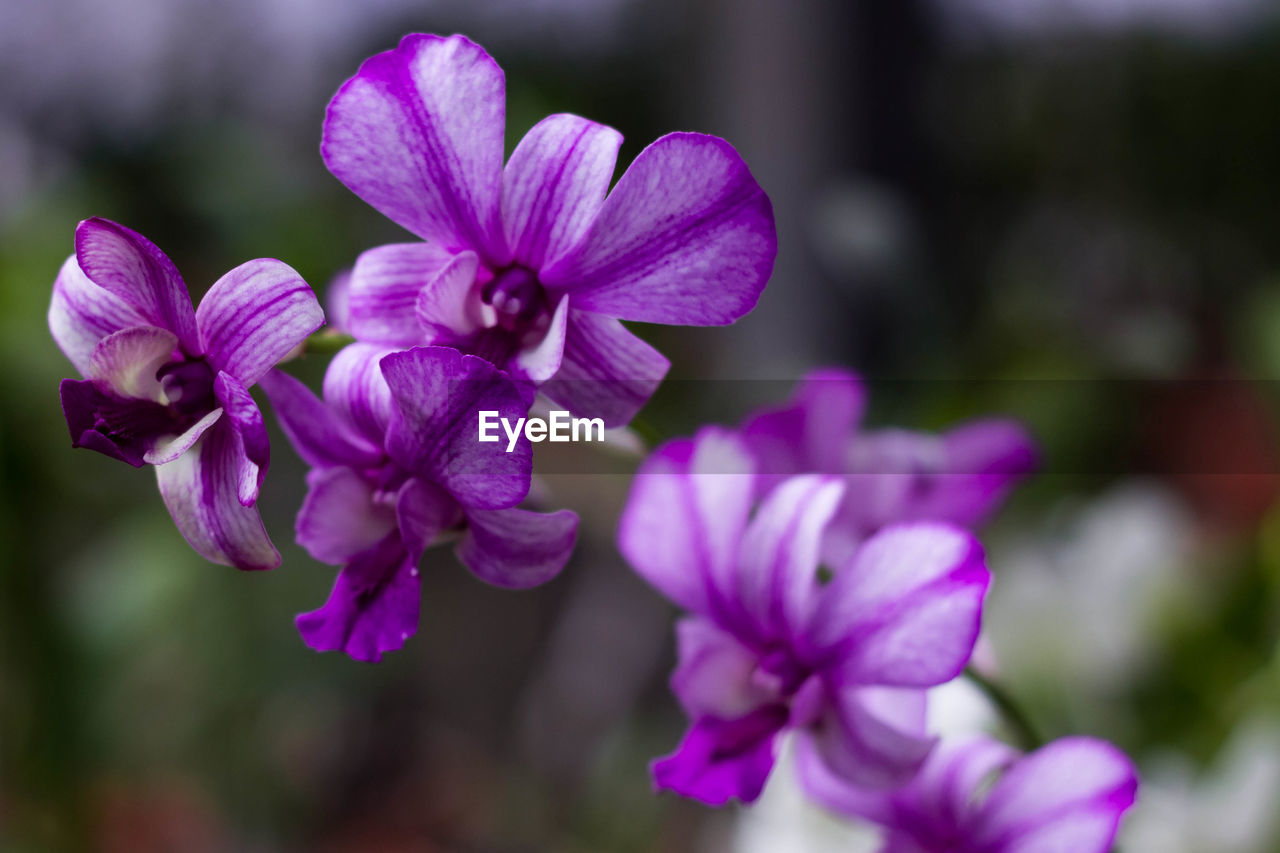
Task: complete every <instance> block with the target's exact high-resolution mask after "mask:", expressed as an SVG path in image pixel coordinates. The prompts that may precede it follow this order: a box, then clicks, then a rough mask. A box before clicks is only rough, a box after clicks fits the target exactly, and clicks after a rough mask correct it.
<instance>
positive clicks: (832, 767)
mask: <svg viewBox="0 0 1280 853" xmlns="http://www.w3.org/2000/svg"><path fill="white" fill-rule="evenodd" d="M799 740H800V741H801V743H802V744H803V745H802V751H803V750H808V749H812V751H813V753H814V755H815V756H816V758H817V759H819V760H820V761H821V763H822V764H823V765H824V766H825V768H826V769H827V770H829V771H830V772H831V773H832V774H833V775H835V776H836V777H837V778H838V779H840V780H841V781H842V782H843V783H844V784H846V785H855V786H859V787H864V788H872V789H882V790H883V789H892V788H896V787H898V786H900V785H903V784H905V783H907V782H908V781H910V779H911V777H912V776H914V775H915V773H916V772H917V771H918V770H919V769H920V767H921V766H922V765H923V764H924V761H925V759H926V758H928V757H929V753H930V752H931V751H932V750H933V747H934V745H935V744H936V743H937V740H938V739H937V738H936V737H932V736H930V735H928V734H927V733H926V732H925V693H924V691H922V690H900V689H893V688H885V687H855V688H844V689H843V690H839V691H836V692H834V693H831V694H829V698H828V700H827V703H826V706H825V709H824V711H823V713H822V715H821V717H819V719H818V720H817V721H816V723H815V724H813V725H810V726H809V727H807V728H806V729H805V730H804V732H803V733H802V735H801V736H800V738H799Z"/></svg>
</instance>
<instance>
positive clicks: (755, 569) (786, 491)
mask: <svg viewBox="0 0 1280 853" xmlns="http://www.w3.org/2000/svg"><path fill="white" fill-rule="evenodd" d="M843 494H844V485H843V484H842V483H841V482H840V481H839V480H837V479H835V478H832V477H822V476H817V475H802V476H799V477H792V478H791V479H789V480H787V481H786V482H784V483H783V484H782V485H781V486H779V487H778V488H777V489H776V490H775V491H773V492H772V493H771V494H770V495H769V496H768V497H767V498H765V500H764V502H763V503H762V504H761V505H760V508H759V509H758V510H757V511H756V514H755V517H754V518H753V519H752V520H751V523H750V524H749V525H748V526H747V530H746V534H745V535H744V536H743V538H742V545H741V549H740V552H739V553H740V556H739V561H738V574H737V583H736V585H737V593H738V594H737V596H736V601H737V602H738V603H739V604H740V605H741V606H742V608H743V610H744V611H745V614H746V616H747V617H748V618H749V619H750V620H751V621H752V623H754V625H755V626H756V629H757V630H758V631H759V632H760V636H761V638H764V639H790V638H791V637H792V636H793V635H794V634H795V633H796V632H798V631H800V630H802V629H803V628H804V626H805V621H806V619H807V618H808V615H809V611H810V609H811V606H812V602H813V597H814V595H815V594H816V593H817V592H818V591H819V590H820V589H821V587H819V585H818V553H819V546H820V545H821V542H822V533H823V531H824V530H825V529H826V526H827V523H828V522H829V521H831V517H832V515H833V514H834V513H835V510H836V506H837V505H839V503H840V498H841V496H842V495H843Z"/></svg>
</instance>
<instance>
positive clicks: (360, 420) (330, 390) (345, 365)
mask: <svg viewBox="0 0 1280 853" xmlns="http://www.w3.org/2000/svg"><path fill="white" fill-rule="evenodd" d="M394 351H395V350H394V349H393V348H392V347H388V346H383V345H379V344H366V343H362V342H360V341H357V342H356V343H354V344H350V345H348V346H345V347H343V348H342V349H341V350H340V351H339V352H338V354H337V355H335V356H334V357H333V360H332V361H330V362H329V367H328V369H326V370H325V373H324V399H325V402H326V403H328V405H330V406H331V407H333V410H334V411H335V412H337V414H338V417H340V418H341V419H342V421H343V423H345V424H346V426H347V428H348V429H350V430H351V431H353V432H354V433H355V434H357V435H359V436H361V437H362V438H363V439H364V440H365V441H366V442H368V443H369V444H373V445H375V446H377V447H382V446H383V444H384V440H385V437H386V433H387V427H388V426H389V425H390V423H391V413H392V411H393V410H394V409H395V404H394V403H393V402H392V398H391V389H390V388H388V387H387V381H386V380H385V379H384V378H383V376H382V368H381V366H380V362H381V361H382V358H383V356H386V355H387V354H389V353H391V352H394Z"/></svg>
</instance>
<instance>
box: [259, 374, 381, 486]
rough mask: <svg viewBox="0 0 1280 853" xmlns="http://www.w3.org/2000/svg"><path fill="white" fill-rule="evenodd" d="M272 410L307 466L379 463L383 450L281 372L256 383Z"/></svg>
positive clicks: (305, 387) (268, 375) (297, 382)
mask: <svg viewBox="0 0 1280 853" xmlns="http://www.w3.org/2000/svg"><path fill="white" fill-rule="evenodd" d="M258 387H259V388H261V389H262V390H263V391H265V392H266V394H267V399H269V400H270V401H271V406H272V408H273V409H274V410H275V413H276V419H277V420H278V421H279V422H280V428H281V429H283V430H284V434H285V436H286V437H287V438H288V439H289V443H290V444H292V445H293V448H294V450H296V451H297V453H298V455H299V456H301V457H302V461H304V462H306V463H307V464H308V465H314V466H317V467H323V466H332V465H351V466H357V467H359V466H368V467H372V466H374V465H377V464H378V463H379V462H380V461H381V460H382V455H383V454H382V450H381V449H380V448H379V447H378V446H376V445H374V444H371V443H369V442H368V441H366V440H365V439H364V438H362V437H361V436H360V435H358V434H357V433H356V431H355V429H354V428H352V427H351V426H350V425H349V424H348V423H347V422H346V421H345V420H344V419H343V418H341V417H339V416H338V413H337V412H336V411H335V409H334V408H333V407H331V406H326V405H325V404H324V403H323V402H322V401H321V400H320V398H319V397H317V396H316V395H315V394H314V393H312V391H311V389H310V388H308V387H307V386H306V385H303V384H302V383H301V382H299V381H298V380H297V379H295V378H294V377H292V376H290V375H289V374H287V373H284V372H283V371H280V370H272V371H270V372H269V373H267V374H266V375H265V376H263V377H262V378H261V379H259V380H258Z"/></svg>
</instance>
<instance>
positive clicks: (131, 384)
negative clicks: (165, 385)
mask: <svg viewBox="0 0 1280 853" xmlns="http://www.w3.org/2000/svg"><path fill="white" fill-rule="evenodd" d="M178 346H179V344H178V336H177V335H175V334H174V333H173V332H170V331H169V330H167V329H161V328H158V327H156V326H133V327H132V328H128V329H121V330H120V331H118V332H113V333H111V334H110V335H107V336H106V337H105V338H103V339H102V340H101V341H99V342H98V345H97V346H96V347H95V348H94V350H93V356H92V357H91V358H90V359H89V372H88V373H87V374H86V377H87V378H88V379H92V380H93V382H94V384H96V385H97V386H98V387H99V388H100V389H101V390H102V391H103V392H104V393H110V394H114V395H116V396H117V397H122V398H124V399H127V400H150V401H151V402H153V403H161V404H164V403H167V402H168V401H167V400H166V399H165V395H164V390H163V389H162V388H161V386H160V380H159V379H158V378H157V374H158V373H159V371H160V368H162V367H164V366H165V365H166V364H168V363H169V362H170V361H172V360H173V358H174V356H175V354H176V351H177V349H178Z"/></svg>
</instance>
